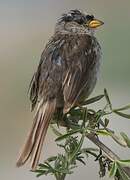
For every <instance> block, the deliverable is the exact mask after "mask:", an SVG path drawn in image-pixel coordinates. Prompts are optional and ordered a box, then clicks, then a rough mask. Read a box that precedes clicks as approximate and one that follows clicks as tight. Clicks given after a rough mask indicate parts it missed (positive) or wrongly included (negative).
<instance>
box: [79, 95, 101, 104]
mask: <svg viewBox="0 0 130 180" xmlns="http://www.w3.org/2000/svg"><path fill="white" fill-rule="evenodd" d="M103 97H104V94H101V95H99V96H96V97H93V98H91V99H88V100H86V101H85V102H83V104H82V105H88V104H92V103H95V102H97V101H99V100H100V99H102V98H103Z"/></svg>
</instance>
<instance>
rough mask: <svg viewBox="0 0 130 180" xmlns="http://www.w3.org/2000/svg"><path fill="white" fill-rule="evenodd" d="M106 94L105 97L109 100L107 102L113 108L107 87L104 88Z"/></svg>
mask: <svg viewBox="0 0 130 180" xmlns="http://www.w3.org/2000/svg"><path fill="white" fill-rule="evenodd" d="M104 95H105V98H106V100H107V103H108V105H109V107H110V109H111V110H112V104H111V101H110V98H109V96H108V93H107V90H106V89H104Z"/></svg>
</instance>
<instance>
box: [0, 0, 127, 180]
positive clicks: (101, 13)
mask: <svg viewBox="0 0 130 180" xmlns="http://www.w3.org/2000/svg"><path fill="white" fill-rule="evenodd" d="M129 7H130V1H129V0H124V1H123V0H122V1H121V0H118V1H113V0H109V1H104V0H100V1H96V0H80V1H78V0H62V1H61V0H37V1H35V0H26V1H25V0H11V1H10V0H0V179H3V180H8V179H9V180H17V179H19V180H23V179H24V180H35V179H36V177H35V175H34V174H33V173H31V172H29V171H28V169H27V167H26V168H25V167H24V168H22V169H17V168H16V167H15V161H16V158H17V154H18V151H19V148H20V146H21V145H22V143H23V141H24V139H25V137H26V134H27V131H28V129H29V128H30V126H31V123H32V117H33V114H31V113H30V111H29V100H28V98H27V89H28V84H29V82H30V79H31V77H32V74H33V72H34V70H35V69H36V67H37V65H38V63H39V58H40V55H41V52H42V50H43V48H44V45H45V43H46V42H47V41H48V39H49V37H50V36H51V35H52V33H53V31H54V26H55V22H56V19H57V17H59V16H60V15H61V14H62V13H63V12H66V11H68V10H70V9H75V8H80V9H83V10H84V11H87V12H89V13H92V14H94V15H95V16H96V17H97V18H100V19H101V20H103V21H104V22H105V24H104V26H103V27H101V28H100V29H99V30H98V31H97V35H96V36H97V37H98V39H99V41H100V43H101V45H102V50H103V62H102V71H101V76H100V80H99V81H98V84H97V86H96V88H95V91H94V93H93V95H95V94H96V95H98V94H99V93H101V92H102V91H103V88H104V87H106V88H107V89H108V92H109V93H110V96H111V99H112V101H113V104H114V105H115V106H117V107H118V106H120V105H124V104H128V103H130V55H129V54H130V10H129ZM93 95H92V96H93ZM111 126H112V127H113V128H115V129H116V130H117V131H126V132H127V133H128V135H129V136H130V121H128V120H125V119H119V118H118V117H117V116H115V117H114V119H112V122H111ZM106 143H107V144H109V146H110V147H112V148H113V149H114V150H115V152H117V153H118V154H120V155H121V156H122V158H129V156H130V150H127V151H126V150H124V149H123V148H122V149H121V150H120V151H119V147H118V146H115V145H114V143H113V142H112V143H111V141H109V142H106ZM91 145H92V144H91ZM56 151H57V150H56V148H55V144H54V142H53V139H52V133H51V131H49V133H48V136H47V139H46V143H45V148H44V159H46V157H47V156H48V155H52V154H55V153H56ZM124 152H126V153H124ZM97 167H98V166H97V164H96V163H95V162H93V160H90V158H89V160H88V163H87V166H82V165H80V167H79V168H78V169H77V170H76V171H75V173H74V174H73V175H72V176H71V177H68V178H67V180H73V179H75V180H78V179H79V178H80V179H82V180H86V179H92V180H98V179H99V178H98V169H97ZM40 179H45V180H49V179H53V178H52V177H41V178H40ZM104 179H105V180H107V179H108V178H107V177H106V178H104Z"/></svg>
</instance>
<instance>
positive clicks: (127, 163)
mask: <svg viewBox="0 0 130 180" xmlns="http://www.w3.org/2000/svg"><path fill="white" fill-rule="evenodd" d="M118 163H119V164H120V165H122V166H127V167H130V159H127V160H119V161H118Z"/></svg>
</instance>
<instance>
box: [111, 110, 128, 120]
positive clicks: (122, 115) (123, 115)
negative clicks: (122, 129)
mask: <svg viewBox="0 0 130 180" xmlns="http://www.w3.org/2000/svg"><path fill="white" fill-rule="evenodd" d="M113 112H114V113H116V114H118V115H119V116H121V117H124V118H127V119H130V114H125V113H122V112H119V111H115V110H114V111H113Z"/></svg>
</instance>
